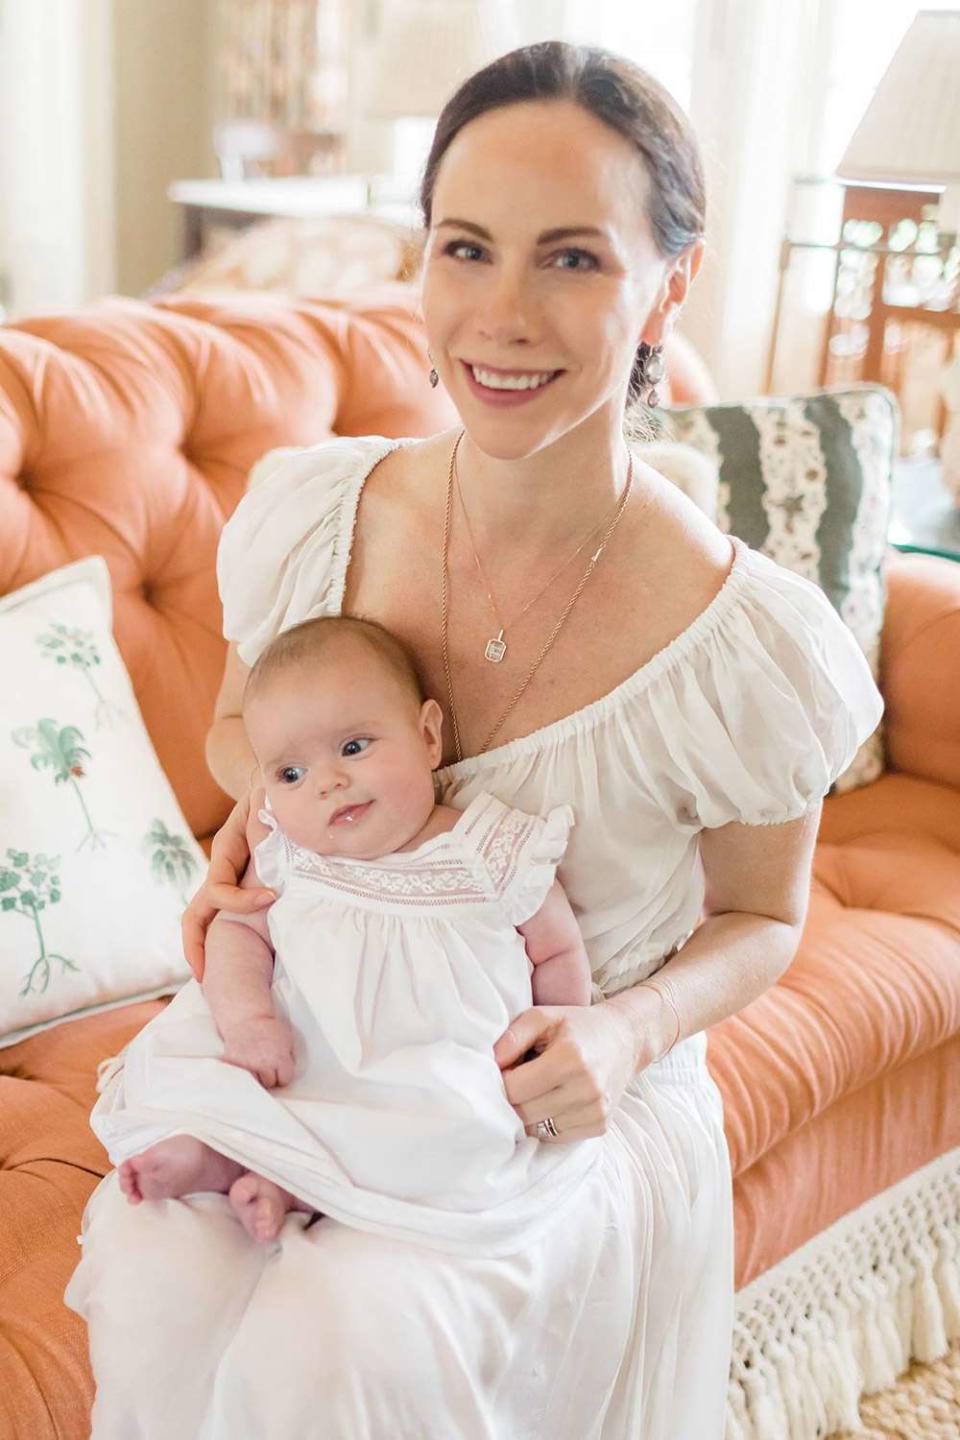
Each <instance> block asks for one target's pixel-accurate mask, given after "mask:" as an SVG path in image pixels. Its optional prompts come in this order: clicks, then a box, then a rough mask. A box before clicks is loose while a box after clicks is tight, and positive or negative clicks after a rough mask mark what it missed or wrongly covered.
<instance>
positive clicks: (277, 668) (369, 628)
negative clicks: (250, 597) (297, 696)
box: [243, 615, 424, 705]
mask: <svg viewBox="0 0 960 1440" xmlns="http://www.w3.org/2000/svg"><path fill="white" fill-rule="evenodd" d="M345 640H346V641H353V642H354V643H356V644H360V645H365V646H366V648H367V649H368V650H369V651H372V652H373V653H374V654H375V655H376V656H377V658H378V659H379V660H380V661H381V662H382V664H384V665H385V666H387V668H388V669H389V670H391V671H392V672H393V674H394V675H395V676H396V678H397V679H398V680H399V681H400V682H401V684H402V685H403V686H404V687H405V688H406V689H407V690H408V691H409V692H410V694H411V696H413V697H414V698H415V699H416V701H417V703H418V704H422V703H423V700H424V693H423V685H422V684H421V681H420V676H419V674H418V672H417V667H416V665H415V664H414V661H413V657H412V656H411V654H410V652H409V650H407V648H406V646H405V645H404V644H403V642H402V641H400V640H398V639H397V637H396V635H394V634H392V632H391V631H389V630H388V629H386V627H385V626H383V625H381V624H380V623H379V622H378V621H377V620H364V619H361V618H360V617H359V616H356V615H320V616H318V617H317V618H316V619H314V620H303V621H302V622H301V623H300V624H299V625H292V626H291V627H290V629H289V630H282V631H281V632H280V634H279V635H277V636H276V638H275V639H273V640H272V641H271V642H270V644H269V645H268V646H267V648H266V649H265V650H264V651H263V653H262V654H261V655H260V656H259V658H258V659H257V660H256V661H255V662H254V665H253V668H252V669H251V671H250V674H249V675H248V676H247V683H246V686H245V687H244V691H243V703H244V705H246V704H247V702H248V701H249V700H251V699H252V698H253V696H254V695H255V694H256V693H257V691H258V690H261V689H262V688H263V686H264V685H266V684H267V682H268V681H270V680H272V679H275V678H276V676H277V675H279V674H281V673H282V672H283V671H284V670H288V669H290V668H291V667H292V666H295V665H303V664H312V663H314V662H316V661H322V659H323V656H324V653H325V652H326V651H329V650H330V649H331V647H333V646H334V645H337V644H342V643H343V642H344V641H345Z"/></svg>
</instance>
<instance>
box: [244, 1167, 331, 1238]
mask: <svg viewBox="0 0 960 1440" xmlns="http://www.w3.org/2000/svg"><path fill="white" fill-rule="evenodd" d="M230 1204H231V1205H232V1207H233V1209H234V1210H235V1211H236V1213H237V1216H238V1218H239V1220H240V1223H241V1224H242V1225H243V1228H244V1230H246V1232H247V1234H248V1235H249V1236H250V1239H251V1240H256V1242H257V1244H258V1245H266V1244H268V1243H269V1241H271V1240H276V1238H277V1236H278V1235H279V1234H280V1229H281V1226H282V1225H283V1220H284V1216H285V1215H286V1214H287V1212H288V1211H290V1210H304V1211H306V1212H308V1213H309V1211H310V1210H311V1208H312V1207H311V1206H310V1205H307V1204H305V1203H304V1202H303V1201H302V1200H298V1199H297V1198H296V1196H294V1195H291V1194H290V1192H289V1190H283V1189H281V1187H280V1186H279V1185H275V1184H274V1183H273V1181H272V1180H267V1179H265V1177H264V1176H263V1175H255V1174H254V1173H253V1171H252V1170H251V1171H249V1172H248V1173H247V1174H246V1175H241V1176H240V1179H239V1180H235V1181H234V1182H233V1184H232V1185H231V1186H230Z"/></svg>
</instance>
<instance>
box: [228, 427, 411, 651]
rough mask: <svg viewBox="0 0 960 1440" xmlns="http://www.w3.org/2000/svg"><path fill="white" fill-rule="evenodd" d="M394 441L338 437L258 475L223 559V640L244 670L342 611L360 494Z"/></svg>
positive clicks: (284, 457)
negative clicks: (291, 636)
mask: <svg viewBox="0 0 960 1440" xmlns="http://www.w3.org/2000/svg"><path fill="white" fill-rule="evenodd" d="M394 443H395V442H394V441H392V440H387V439H384V438H383V437H381V436H369V435H368V436H362V437H353V436H351V437H337V438H335V439H333V440H327V441H324V442H323V443H322V444H320V445H314V446H311V447H309V448H308V449H302V450H301V449H290V448H287V449H281V450H273V451H271V452H270V453H269V454H268V455H265V456H264V457H263V459H262V460H260V461H259V462H258V463H257V464H256V465H255V466H254V467H253V470H252V471H251V473H250V481H249V485H248V488H247V493H246V494H245V495H244V497H243V499H242V500H241V501H240V504H239V505H238V506H237V508H236V510H235V511H234V513H233V515H232V516H231V518H230V519H229V520H228V521H227V523H226V525H225V526H224V528H223V533H222V535H221V537H220V546H219V550H218V552H217V583H218V585H219V588H220V598H221V600H222V602H223V633H224V636H225V637H226V639H227V640H231V641H234V642H235V643H236V646H237V653H238V654H239V656H240V659H241V660H242V661H243V662H244V664H246V665H252V664H253V663H254V661H255V660H256V659H257V657H258V656H259V655H260V653H261V652H262V651H263V650H264V649H265V648H266V647H267V645H268V644H269V643H270V641H271V640H273V639H274V637H275V636H277V635H279V634H280V632H281V631H282V630H288V629H289V628H290V627H291V626H292V625H297V624H299V623H300V622H301V621H302V620H311V619H313V618H314V617H315V616H317V615H329V614H337V613H339V609H340V604H341V602H342V599H343V587H344V582H345V578H346V570H347V565H348V563H349V552H350V541H351V538H352V533H353V524H354V520H355V517H356V509H357V501H358V499H359V495H360V490H361V488H362V485H363V481H364V480H365V479H366V476H367V475H368V474H369V472H370V470H371V469H372V468H373V466H374V465H375V464H376V463H377V461H378V460H380V459H382V457H383V456H384V455H385V454H386V453H387V451H388V450H389V449H391V448H392V446H393V445H394Z"/></svg>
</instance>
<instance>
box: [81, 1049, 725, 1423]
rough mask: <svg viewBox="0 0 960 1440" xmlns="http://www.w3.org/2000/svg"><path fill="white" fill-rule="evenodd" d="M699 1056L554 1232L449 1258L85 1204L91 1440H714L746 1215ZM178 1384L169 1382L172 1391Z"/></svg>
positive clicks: (330, 1223) (103, 1188) (643, 1080)
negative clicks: (737, 1237) (737, 1248)
mask: <svg viewBox="0 0 960 1440" xmlns="http://www.w3.org/2000/svg"><path fill="white" fill-rule="evenodd" d="M705 1057H706V1036H705V1035H702V1034H701V1035H697V1036H693V1037H691V1038H690V1039H688V1040H686V1041H684V1042H682V1043H681V1044H680V1045H678V1046H677V1047H676V1049H675V1050H674V1051H673V1052H672V1053H671V1054H670V1055H668V1056H666V1057H665V1058H664V1059H663V1060H661V1061H660V1062H658V1063H657V1064H656V1065H654V1066H651V1067H649V1068H648V1069H647V1070H646V1071H644V1072H643V1074H642V1075H640V1076H639V1077H638V1078H637V1079H636V1080H635V1081H633V1082H632V1083H631V1085H630V1087H629V1089H628V1090H627V1092H626V1094H625V1095H624V1097H623V1101H622V1103H621V1105H620V1106H619V1108H618V1110H617V1113H616V1115H615V1117H614V1120H613V1122H612V1124H611V1127H610V1129H609V1131H608V1133H607V1135H606V1136H605V1138H604V1142H603V1156H602V1159H601V1162H600V1164H598V1165H597V1166H596V1167H595V1168H594V1169H593V1171H592V1172H591V1173H590V1175H589V1176H588V1177H587V1179H586V1180H585V1181H584V1182H583V1184H582V1186H581V1188H580V1191H579V1192H578V1194H577V1196H576V1197H575V1199H574V1201H573V1203H572V1204H571V1205H570V1206H569V1208H567V1209H566V1210H565V1211H564V1214H563V1219H562V1222H560V1223H558V1224H556V1225H552V1226H550V1225H548V1226H546V1227H545V1228H544V1230H543V1233H542V1235H541V1236H539V1237H538V1238H537V1239H535V1240H534V1241H533V1242H532V1243H530V1244H528V1245H526V1246H525V1248H524V1249H523V1250H522V1251H521V1252H518V1253H516V1254H513V1255H509V1256H507V1257H501V1258H498V1259H489V1258H477V1257H473V1256H470V1257H467V1256H462V1255H450V1254H446V1253H443V1252H440V1251H437V1250H434V1249H431V1248H429V1247H428V1246H426V1245H422V1244H419V1243H415V1242H409V1241H402V1240H396V1239H390V1238H387V1237H385V1236H382V1235H376V1234H372V1233H370V1232H368V1231H362V1230H358V1229H354V1228H351V1227H349V1226H347V1225H344V1224H341V1223H339V1222H337V1221H335V1220H331V1219H329V1218H324V1219H321V1220H319V1221H314V1222H313V1223H310V1222H309V1221H308V1219H307V1217H306V1216H304V1215H291V1216H289V1217H288V1218H287V1220H286V1222H285V1225H284V1229H283V1231H282V1234H281V1236H280V1238H279V1240H278V1241H277V1243H276V1244H274V1245H272V1246H267V1247H258V1246H255V1245H254V1244H253V1243H252V1242H251V1241H249V1240H248V1238H247V1236H246V1234H245V1232H244V1231H243V1229H242V1228H241V1226H240V1225H239V1223H238V1222H237V1221H236V1220H235V1219H234V1217H233V1215H232V1213H231V1212H230V1209H229V1207H228V1204H227V1201H226V1199H225V1198H224V1197H222V1196H217V1195H202V1196H193V1197H191V1198H189V1199H184V1200H163V1201H153V1202H145V1203H143V1204H141V1205H137V1206H131V1205H128V1204H127V1202H126V1200H125V1199H124V1198H123V1196H122V1195H121V1194H120V1191H119V1189H118V1187H117V1184H116V1177H115V1175H114V1174H110V1175H108V1176H107V1177H106V1179H105V1180H104V1181H103V1182H102V1183H101V1184H100V1186H99V1187H98V1188H97V1190H96V1191H95V1193H94V1195H93V1196H92V1197H91V1200H90V1203H89V1205H88V1207H87V1211H86V1214H85V1216H84V1222H83V1258H82V1260H81V1262H80V1265H79V1266H78V1268H77V1271H76V1272H75V1274H74V1275H73V1277H72V1279H71V1281H70V1284H69V1285H68V1287H67V1293H66V1300H67V1304H68V1305H69V1306H70V1307H71V1308H72V1309H74V1310H76V1311H77V1312H78V1313H79V1314H80V1315H82V1316H84V1317H85V1319H86V1320H87V1323H88V1326H89V1331H90V1350H91V1358H92V1364H93V1370H94V1376H95V1379H96V1382H97V1397H96V1402H95V1404H94V1412H93V1430H92V1437H91V1440H131V1437H133V1436H136V1437H137V1440H264V1437H266V1436H269V1437H270V1440H383V1437H384V1436H387V1435H389V1436H390V1437H391V1440H454V1437H455V1440H722V1437H723V1432H724V1421H725V1413H726V1403H727V1379H728V1371H729V1364H730V1349H731V1337H732V1326H733V1211H732V1186H731V1177H730V1160H729V1155H728V1151H727V1145H726V1140H725V1138H724V1134H723V1113H722V1101H721V1098H720V1094H719V1091H718V1090H717V1088H716V1085H715V1084H714V1082H713V1080H712V1079H711V1077H710V1075H709V1073H708V1071H707V1068H706V1058H705ZM174 1377H175V1378H174Z"/></svg>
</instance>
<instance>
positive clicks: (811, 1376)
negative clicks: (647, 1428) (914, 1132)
mask: <svg viewBox="0 0 960 1440" xmlns="http://www.w3.org/2000/svg"><path fill="white" fill-rule="evenodd" d="M957 1339H960V1149H957V1150H952V1151H949V1152H948V1153H947V1154H946V1155H942V1156H940V1158H939V1159H937V1160H933V1161H931V1163H930V1164H929V1165H925V1166H923V1168H922V1169H920V1170H916V1171H915V1172H914V1173H913V1174H912V1175H908V1176H907V1178H906V1179H905V1180H901V1181H900V1183H899V1184H897V1185H892V1186H891V1187H890V1189H889V1190H884V1191H883V1192H882V1193H881V1194H880V1195H877V1196H875V1197H874V1198H873V1199H872V1200H869V1201H867V1203H866V1204H865V1205H862V1206H861V1207H860V1208H859V1210H854V1211H853V1212H852V1213H851V1214H849V1215H845V1216H844V1217H843V1219H842V1220H838V1221H837V1223H836V1224H835V1225H831V1226H830V1228H829V1229H827V1230H824V1231H823V1232H822V1233H821V1234H820V1235H816V1236H815V1237H814V1238H813V1239H812V1240H810V1241H809V1242H808V1243H807V1244H806V1245H802V1246H801V1247H800V1249H799V1250H795V1251H794V1252H793V1254H792V1255H788V1256H787V1258H786V1259H785V1260H782V1261H781V1262H780V1263H779V1264H778V1265H774V1266H773V1267H772V1268H771V1269H770V1270H767V1271H766V1272H765V1273H764V1274H763V1275H760V1276H758V1277H757V1279H756V1280H754V1281H752V1282H751V1283H750V1284H749V1285H746V1286H744V1288H743V1289H742V1290H740V1291H739V1292H738V1293H737V1297H736V1319H735V1321H734V1340H733V1360H732V1363H731V1368H730V1392H729V1403H728V1406H727V1425H726V1437H725V1440H821V1437H823V1436H826V1435H831V1434H832V1433H833V1432H834V1431H835V1430H853V1431H857V1430H860V1429H861V1428H862V1426H861V1420H860V1410H859V1400H860V1396H861V1395H870V1394H873V1393H874V1392H875V1391H877V1390H883V1389H885V1388H886V1387H887V1386H889V1385H892V1384H893V1383H894V1382H895V1380H896V1379H897V1376H898V1375H900V1374H902V1372H903V1371H904V1370H906V1369H907V1368H908V1366H909V1364H910V1362H911V1360H920V1361H923V1362H925V1363H929V1362H930V1361H932V1360H937V1359H939V1357H940V1356H941V1355H944V1354H945V1353H946V1351H947V1350H948V1349H949V1347H950V1344H951V1343H952V1342H953V1341H954V1340H957Z"/></svg>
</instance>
